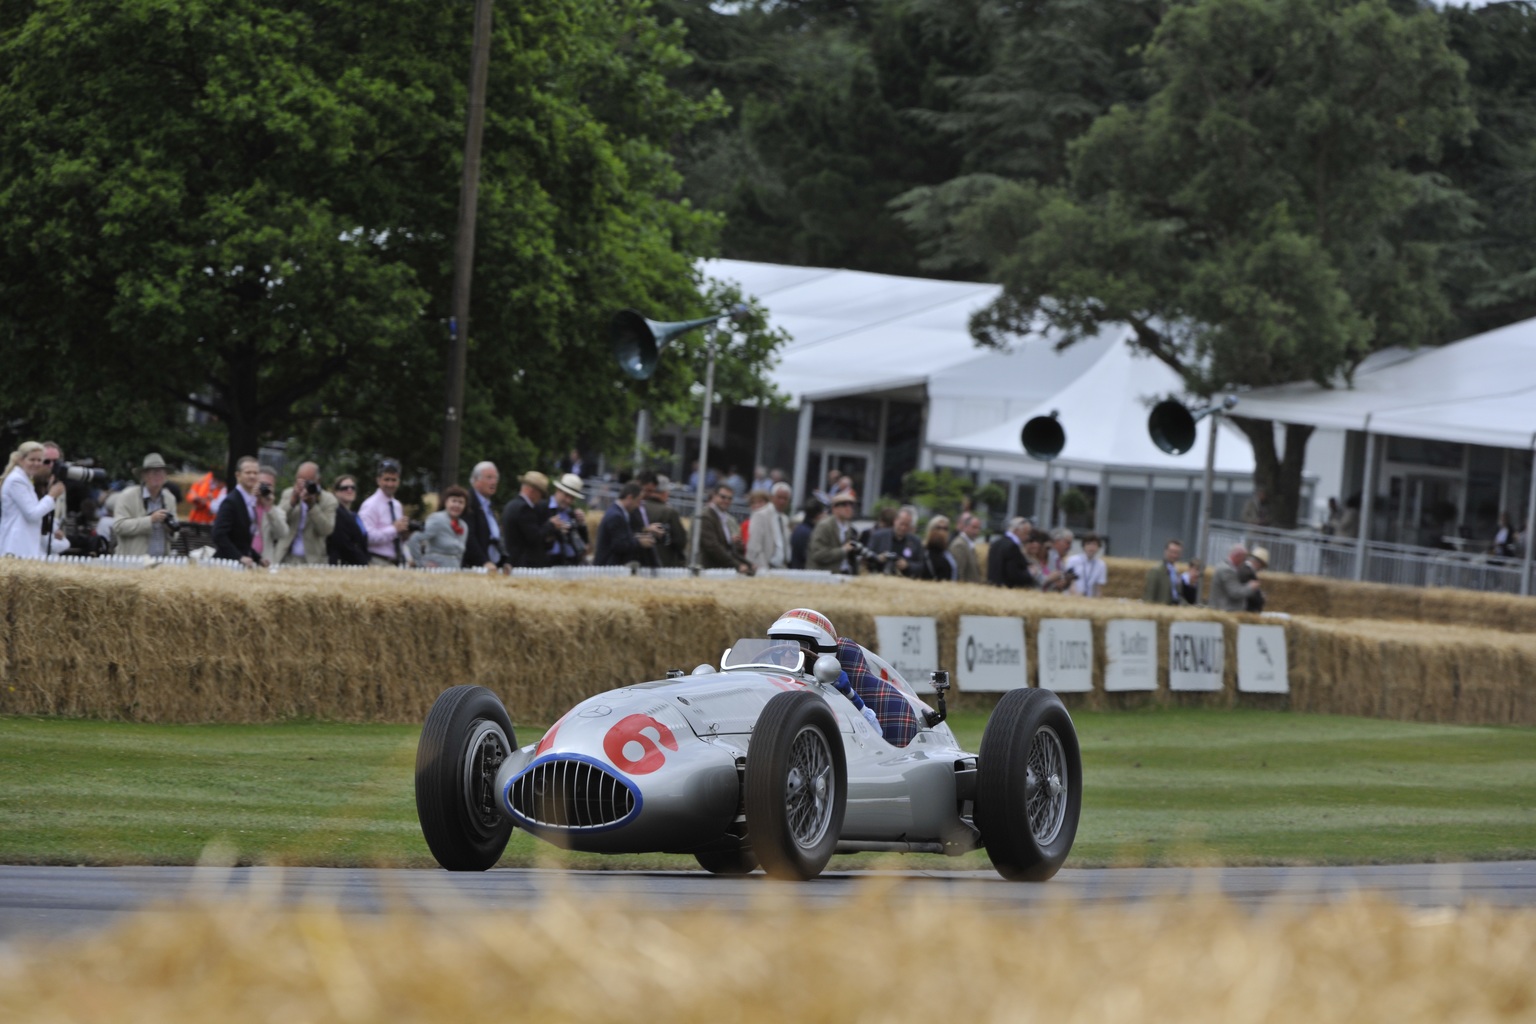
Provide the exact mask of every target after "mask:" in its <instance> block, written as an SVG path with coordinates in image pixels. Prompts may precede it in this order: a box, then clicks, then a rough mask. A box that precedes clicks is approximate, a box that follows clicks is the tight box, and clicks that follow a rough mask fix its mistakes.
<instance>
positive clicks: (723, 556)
mask: <svg viewBox="0 0 1536 1024" xmlns="http://www.w3.org/2000/svg"><path fill="white" fill-rule="evenodd" d="M734 497H736V492H735V491H734V490H732V489H731V487H730V485H728V484H719V485H717V486H716V487H715V490H714V493H713V494H711V495H710V498H709V504H708V505H705V506H704V508H703V509H702V510H700V512H699V517H698V518H699V522H698V530H699V566H700V567H701V568H704V569H735V570H736V571H737V572H739V573H743V574H745V575H748V576H750V575H752V574H753V573H754V572H756V571H757V570H756V569H755V568H753V566H752V563H751V562H749V561H747V556H746V549H745V548H744V547H743V546H742V543H741V524H739V523H737V522H736V520H735V518H734V517H733V516H732V515H731V513H730V508H731V499H732V498H734Z"/></svg>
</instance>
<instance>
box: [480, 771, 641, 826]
mask: <svg viewBox="0 0 1536 1024" xmlns="http://www.w3.org/2000/svg"><path fill="white" fill-rule="evenodd" d="M502 797H503V802H504V803H505V804H506V806H507V810H508V811H510V812H511V814H512V818H513V820H515V821H516V822H517V823H518V824H519V825H522V826H523V827H524V828H527V829H533V830H543V831H547V830H550V829H557V830H559V831H562V832H583V833H590V832H604V831H607V830H608V829H613V828H618V827H620V826H621V825H624V824H627V823H628V822H630V821H631V820H633V819H634V818H635V817H636V816H637V815H638V814H639V813H640V807H641V805H642V804H643V803H644V800H642V798H641V796H640V790H639V789H638V788H636V786H635V784H634V783H632V782H630V781H629V780H628V779H626V778H624V777H623V776H621V775H618V774H616V773H615V772H614V771H613V769H612V768H610V767H609V766H608V765H606V764H603V763H602V762H601V761H598V760H596V759H595V758H591V757H583V756H582V755H580V754H549V755H546V756H544V757H542V758H540V759H539V760H537V761H535V762H533V763H532V764H530V765H529V766H528V767H526V768H524V769H523V770H522V771H520V772H518V773H517V774H516V775H514V776H512V778H511V779H509V780H507V788H506V791H505V792H504V793H503V794H502Z"/></svg>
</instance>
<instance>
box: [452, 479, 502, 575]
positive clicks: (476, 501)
mask: <svg viewBox="0 0 1536 1024" xmlns="http://www.w3.org/2000/svg"><path fill="white" fill-rule="evenodd" d="M500 483H501V474H500V473H499V472H497V470H496V464H495V463H494V462H482V463H479V464H478V465H476V466H475V468H474V470H473V471H472V472H471V473H470V474H469V503H468V504H466V505H465V506H464V527H465V531H466V532H465V537H464V560H463V562H462V563H461V564H462V565H463V567H464V568H466V569H478V568H480V567H481V566H484V567H485V568H486V569H488V570H490V571H492V572H495V571H496V569H498V568H499V567H500V566H502V565H505V564H506V554H505V552H504V551H503V549H502V545H501V523H500V521H499V520H498V518H497V516H496V506H495V505H493V504H492V503H491V499H492V498H494V497H496V487H497V485H498V484H500Z"/></svg>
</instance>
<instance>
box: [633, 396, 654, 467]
mask: <svg viewBox="0 0 1536 1024" xmlns="http://www.w3.org/2000/svg"><path fill="white" fill-rule="evenodd" d="M650 443H651V410H649V409H641V410H640V411H639V412H637V413H635V472H636V473H638V472H640V471H641V470H642V469H644V468H645V449H646V446H647V445H649V444H650Z"/></svg>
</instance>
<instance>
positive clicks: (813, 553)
mask: <svg viewBox="0 0 1536 1024" xmlns="http://www.w3.org/2000/svg"><path fill="white" fill-rule="evenodd" d="M858 506H859V498H858V495H856V494H854V493H853V492H852V491H839V492H838V493H837V494H835V495H833V496H832V514H831V515H830V516H827V517H826V518H825V519H823V520H822V521H821V522H820V523H818V524H817V525H816V529H815V530H814V531H812V533H811V549H810V553H809V554H807V555H806V560H805V565H806V568H808V569H820V570H822V571H823V572H840V573H852V572H853V565H852V563H850V562H849V556H850V555H851V554H852V553H853V548H854V545H855V544H857V543H858V538H857V537H856V536H855V535H854V530H853V513H854V511H855V510H856V509H857V508H858Z"/></svg>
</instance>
